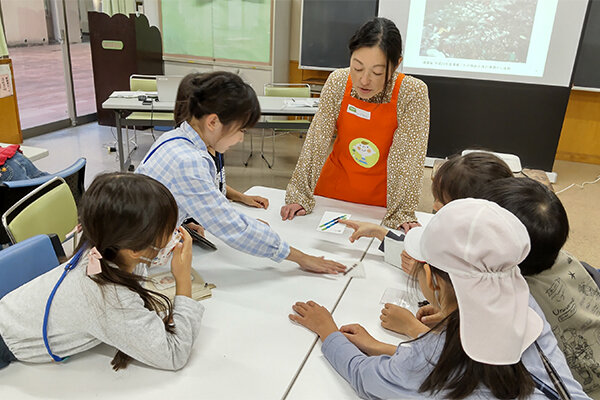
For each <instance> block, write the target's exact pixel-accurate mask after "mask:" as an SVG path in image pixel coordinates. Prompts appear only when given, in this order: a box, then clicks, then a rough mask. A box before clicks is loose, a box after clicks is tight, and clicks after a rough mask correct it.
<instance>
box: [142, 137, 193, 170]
mask: <svg viewBox="0 0 600 400" xmlns="http://www.w3.org/2000/svg"><path fill="white" fill-rule="evenodd" d="M175 139H182V140H187V141H188V142H190V143H191V144H192V145H194V142H192V141H191V140H190V139H188V138H186V137H183V136H175V137H172V138H169V139H167V140H165V141H164V142H162V143H161V144H159V145H158V146H156V147H155V148H154V149H152V151H151V152H150V154H148V155H147V156H146V158H144V161H142V164H145V163H146V161H148V159H149V158H150V157H152V154H154V152H155V151H156V150H158V149H159V148H160V146H162V145H163V144H165V143H168V142H170V141H171V140H175Z"/></svg>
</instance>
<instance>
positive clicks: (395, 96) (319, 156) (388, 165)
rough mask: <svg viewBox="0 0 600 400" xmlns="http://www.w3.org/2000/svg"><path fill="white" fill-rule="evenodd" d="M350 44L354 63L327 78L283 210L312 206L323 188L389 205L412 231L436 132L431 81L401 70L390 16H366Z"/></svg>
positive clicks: (394, 222) (388, 219) (396, 222)
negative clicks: (432, 134)
mask: <svg viewBox="0 0 600 400" xmlns="http://www.w3.org/2000/svg"><path fill="white" fill-rule="evenodd" d="M348 47H349V49H350V53H351V57H350V68H345V69H340V70H336V71H334V72H332V73H331V75H330V76H329V78H328V79H327V82H326V84H325V86H324V88H323V91H322V93H321V98H320V101H319V109H318V111H317V113H316V114H315V117H314V119H313V121H312V123H311V126H310V129H309V131H308V134H307V137H306V141H305V143H304V146H303V148H302V153H301V154H300V158H299V160H298V164H297V165H296V169H295V170H294V173H293V175H292V178H291V180H290V183H289V184H288V187H287V192H286V205H285V206H283V207H282V209H281V216H282V218H283V219H284V220H285V219H292V218H294V216H295V215H304V214H306V213H309V212H311V211H312V209H313V207H314V203H315V201H314V195H319V196H325V197H331V198H335V199H339V200H344V201H349V202H354V203H361V204H368V205H374V206H381V207H387V213H386V216H385V218H384V221H383V222H384V224H385V225H386V226H388V227H391V228H395V229H398V228H404V230H406V231H407V230H409V229H410V228H411V227H413V226H416V225H417V223H416V217H415V214H414V212H415V209H416V207H417V206H418V202H419V198H420V195H421V180H422V177H423V163H424V160H425V153H426V150H427V137H428V133H429V98H428V95H427V86H426V85H425V84H424V83H423V82H422V81H420V80H418V79H416V78H413V77H411V76H405V75H404V74H402V73H397V72H394V71H395V70H396V69H397V68H398V66H399V64H400V62H401V61H402V57H401V55H402V38H401V36H400V32H399V31H398V28H396V26H395V25H394V23H393V22H392V21H390V20H388V19H385V18H374V19H372V20H370V21H368V22H367V23H365V24H364V25H363V26H362V27H361V28H360V29H359V30H358V31H357V32H356V33H355V34H354V36H353V37H352V39H351V40H350V43H349V46H348ZM335 132H337V138H336V140H335V142H334V144H333V150H332V151H331V153H329V154H327V153H328V149H329V144H330V142H331V138H332V137H333V135H334V133H335Z"/></svg>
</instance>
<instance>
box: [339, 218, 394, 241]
mask: <svg viewBox="0 0 600 400" xmlns="http://www.w3.org/2000/svg"><path fill="white" fill-rule="evenodd" d="M338 222H339V223H340V224H344V225H346V226H347V227H349V228H351V229H353V230H354V233H352V236H350V242H351V243H354V242H355V241H356V240H358V239H360V238H361V237H374V238H377V239H379V240H381V241H383V239H384V238H385V235H387V233H388V231H389V230H388V229H387V228H386V227H383V226H381V225H377V224H373V223H371V222H363V221H355V220H351V219H349V220H339V221H338Z"/></svg>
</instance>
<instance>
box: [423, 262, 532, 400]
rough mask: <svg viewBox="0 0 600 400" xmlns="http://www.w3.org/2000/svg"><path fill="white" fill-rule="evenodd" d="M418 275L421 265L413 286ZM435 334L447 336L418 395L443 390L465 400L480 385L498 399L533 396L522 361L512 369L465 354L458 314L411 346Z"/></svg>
mask: <svg viewBox="0 0 600 400" xmlns="http://www.w3.org/2000/svg"><path fill="white" fill-rule="evenodd" d="M429 267H430V268H431V273H432V274H435V276H436V279H437V280H438V282H439V280H440V279H442V280H444V281H445V282H446V284H448V285H449V286H450V287H451V286H452V281H451V280H450V276H449V275H448V274H447V273H446V272H444V271H442V270H440V269H439V268H436V267H433V266H431V265H430V266H429ZM421 273H424V271H423V264H421V265H419V266H418V267H417V268H414V270H413V273H412V275H411V278H412V280H413V282H415V283H416V282H417V279H418V276H419V274H421ZM435 331H437V332H442V331H445V332H446V339H445V342H444V347H443V348H442V352H441V353H440V357H439V358H438V359H437V360H430V362H431V364H432V365H433V370H432V371H431V373H430V374H429V375H428V376H427V377H426V378H425V380H424V381H423V383H422V384H421V386H420V387H419V393H424V392H429V393H430V394H431V395H432V396H433V395H436V394H438V393H439V392H441V391H442V390H446V391H447V394H446V395H447V396H448V398H451V399H464V398H465V397H467V396H469V395H470V394H471V393H473V391H474V390H475V389H476V388H477V387H478V386H479V385H480V384H483V385H484V386H486V387H487V388H488V389H489V390H490V391H491V392H492V394H493V395H494V396H495V397H496V398H499V399H515V398H519V399H525V398H528V397H529V395H531V393H533V390H534V383H533V379H532V378H531V374H530V373H529V371H527V368H525V366H524V365H523V363H522V362H521V361H519V362H518V363H516V364H513V365H490V364H484V363H481V362H478V361H475V360H473V359H471V358H470V357H469V356H468V355H467V353H465V351H464V349H463V347H462V344H461V342H460V310H458V309H456V310H454V311H453V312H451V313H450V314H449V315H448V316H446V318H444V319H443V320H442V321H440V322H439V323H438V324H436V325H435V326H434V327H433V328H432V329H431V330H430V331H429V332H427V333H426V334H425V335H422V336H420V337H419V338H417V339H414V340H412V341H411V342H414V341H417V340H421V339H422V338H423V337H425V336H426V335H429V334H430V333H431V332H435ZM482 340H485V338H482Z"/></svg>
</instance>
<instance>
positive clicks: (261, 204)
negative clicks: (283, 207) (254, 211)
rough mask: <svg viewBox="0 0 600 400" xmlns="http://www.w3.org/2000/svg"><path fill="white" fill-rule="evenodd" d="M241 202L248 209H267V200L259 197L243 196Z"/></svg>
mask: <svg viewBox="0 0 600 400" xmlns="http://www.w3.org/2000/svg"><path fill="white" fill-rule="evenodd" d="M241 202H242V203H244V204H245V205H247V206H250V207H255V208H264V209H265V210H266V209H267V208H269V199H266V198H264V197H261V196H248V195H243V196H242V198H241Z"/></svg>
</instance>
